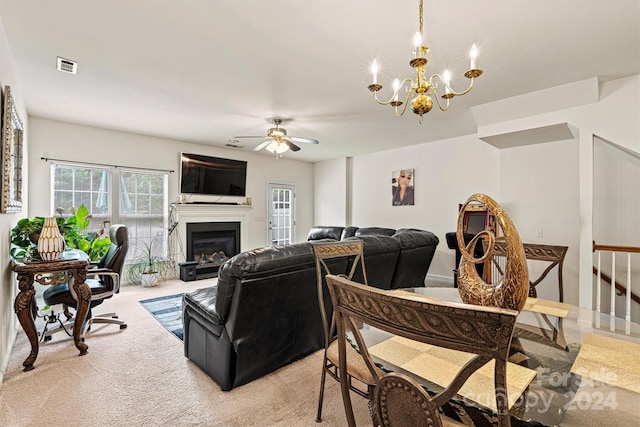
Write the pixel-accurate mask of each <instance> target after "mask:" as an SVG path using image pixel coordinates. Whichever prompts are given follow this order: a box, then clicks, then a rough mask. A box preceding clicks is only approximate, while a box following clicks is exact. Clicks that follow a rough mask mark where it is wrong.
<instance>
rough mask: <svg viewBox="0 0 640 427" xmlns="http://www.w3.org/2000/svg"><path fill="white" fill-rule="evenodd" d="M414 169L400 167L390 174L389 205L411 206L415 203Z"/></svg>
mask: <svg viewBox="0 0 640 427" xmlns="http://www.w3.org/2000/svg"><path fill="white" fill-rule="evenodd" d="M414 179H415V170H414V169H400V170H396V171H393V172H392V174H391V205H392V206H413V205H414V204H415V186H414Z"/></svg>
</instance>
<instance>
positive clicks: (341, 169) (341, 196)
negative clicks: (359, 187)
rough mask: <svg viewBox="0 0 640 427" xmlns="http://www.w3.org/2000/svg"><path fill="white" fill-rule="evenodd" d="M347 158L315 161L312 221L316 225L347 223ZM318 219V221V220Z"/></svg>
mask: <svg viewBox="0 0 640 427" xmlns="http://www.w3.org/2000/svg"><path fill="white" fill-rule="evenodd" d="M347 174H348V172H347V159H335V160H328V161H325V162H320V163H317V164H316V165H315V167H314V169H313V176H314V181H315V182H320V181H322V182H321V183H320V184H321V185H316V186H315V191H314V195H313V198H314V201H315V203H314V206H315V211H314V215H313V217H314V221H316V225H338V226H339V225H350V224H347V222H348V219H347V203H348V201H347V194H346V193H347V189H348V188H347V187H348V184H347V180H348V176H347ZM318 221H319V222H318Z"/></svg>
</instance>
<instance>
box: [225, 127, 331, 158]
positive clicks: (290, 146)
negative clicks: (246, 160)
mask: <svg viewBox="0 0 640 427" xmlns="http://www.w3.org/2000/svg"><path fill="white" fill-rule="evenodd" d="M273 124H274V125H275V126H276V127H274V128H269V129H268V130H267V136H266V138H267V140H266V141H264V142H262V143H261V144H259V145H258V146H257V147H256V148H254V149H253V151H260V150H262V149H263V148H264V149H266V150H267V151H270V152H272V153H274V154H276V155H278V156H282V153H284V152H285V151H287V150H291V151H298V150H300V147H298V146H297V145H296V144H294V142H298V143H300V142H304V143H307V144H318V143H319V141H318V140H316V139H310V138H299V137H296V136H289V135H287V130H286V129H284V128H281V127H280V124H282V119H273ZM234 138H265V137H264V136H234Z"/></svg>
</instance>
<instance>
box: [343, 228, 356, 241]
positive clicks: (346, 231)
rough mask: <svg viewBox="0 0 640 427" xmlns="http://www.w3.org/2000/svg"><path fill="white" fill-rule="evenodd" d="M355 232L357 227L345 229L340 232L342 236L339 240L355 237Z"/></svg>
mask: <svg viewBox="0 0 640 427" xmlns="http://www.w3.org/2000/svg"><path fill="white" fill-rule="evenodd" d="M356 231H358V227H354V226H349V227H345V228H344V230H342V235H341V236H340V240H344V239H346V238H347V237H353V236H355V235H356Z"/></svg>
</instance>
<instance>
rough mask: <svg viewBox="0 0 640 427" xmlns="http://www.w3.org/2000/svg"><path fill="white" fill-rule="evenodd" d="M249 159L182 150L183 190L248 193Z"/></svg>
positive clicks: (223, 194) (224, 194) (232, 194)
mask: <svg viewBox="0 0 640 427" xmlns="http://www.w3.org/2000/svg"><path fill="white" fill-rule="evenodd" d="M246 187H247V162H245V161H242V160H232V159H223V158H220V157H211V156H203V155H200V154H191V153H181V155H180V193H183V194H206V195H214V196H245V195H246V194H245V192H246Z"/></svg>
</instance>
